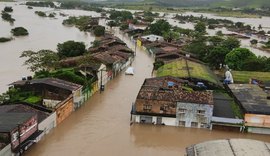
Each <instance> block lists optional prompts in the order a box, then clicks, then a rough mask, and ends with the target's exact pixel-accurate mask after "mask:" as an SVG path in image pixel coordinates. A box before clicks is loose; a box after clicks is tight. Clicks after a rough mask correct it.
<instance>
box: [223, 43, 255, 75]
mask: <svg viewBox="0 0 270 156" xmlns="http://www.w3.org/2000/svg"><path fill="white" fill-rule="evenodd" d="M255 59H257V57H256V55H255V54H253V53H252V52H251V51H250V50H249V49H246V48H236V49H234V50H232V51H231V52H229V53H228V54H227V55H226V57H225V63H226V64H227V65H228V66H229V67H230V68H232V69H234V70H243V69H244V64H245V63H246V62H248V61H250V60H255Z"/></svg>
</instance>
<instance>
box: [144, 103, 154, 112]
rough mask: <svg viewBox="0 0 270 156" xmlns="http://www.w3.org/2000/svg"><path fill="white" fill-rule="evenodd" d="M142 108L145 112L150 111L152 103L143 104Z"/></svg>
mask: <svg viewBox="0 0 270 156" xmlns="http://www.w3.org/2000/svg"><path fill="white" fill-rule="evenodd" d="M143 110H144V111H146V112H150V111H151V110H152V105H149V104H146V105H143Z"/></svg>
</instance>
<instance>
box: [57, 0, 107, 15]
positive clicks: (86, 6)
mask: <svg viewBox="0 0 270 156" xmlns="http://www.w3.org/2000/svg"><path fill="white" fill-rule="evenodd" d="M101 7H102V5H100V4H94V3H89V2H83V1H61V8H62V9H81V10H87V11H96V12H103V11H104V10H103V9H102V8H101Z"/></svg>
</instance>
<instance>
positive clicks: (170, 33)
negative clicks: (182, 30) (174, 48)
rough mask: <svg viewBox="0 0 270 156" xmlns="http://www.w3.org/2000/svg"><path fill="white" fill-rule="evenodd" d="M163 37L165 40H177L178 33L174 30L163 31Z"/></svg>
mask: <svg viewBox="0 0 270 156" xmlns="http://www.w3.org/2000/svg"><path fill="white" fill-rule="evenodd" d="M163 37H164V39H165V40H167V41H168V42H172V40H177V39H179V37H180V35H179V33H178V32H175V31H171V30H170V31H168V32H164V33H163Z"/></svg>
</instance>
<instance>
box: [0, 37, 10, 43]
mask: <svg viewBox="0 0 270 156" xmlns="http://www.w3.org/2000/svg"><path fill="white" fill-rule="evenodd" d="M11 40H12V38H11V37H10V38H6V37H0V42H8V41H11Z"/></svg>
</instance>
